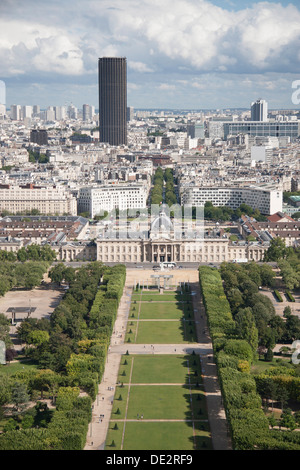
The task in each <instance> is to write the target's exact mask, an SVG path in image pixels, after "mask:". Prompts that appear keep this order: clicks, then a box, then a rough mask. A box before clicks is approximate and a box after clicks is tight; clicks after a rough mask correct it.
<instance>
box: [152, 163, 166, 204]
mask: <svg viewBox="0 0 300 470" xmlns="http://www.w3.org/2000/svg"><path fill="white" fill-rule="evenodd" d="M163 191H164V172H163V170H162V169H161V168H160V167H158V168H157V170H156V171H155V174H154V176H153V187H152V191H151V204H158V205H160V204H162V202H163Z"/></svg>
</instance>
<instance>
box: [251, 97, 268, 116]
mask: <svg viewBox="0 0 300 470" xmlns="http://www.w3.org/2000/svg"><path fill="white" fill-rule="evenodd" d="M267 120H268V103H267V102H266V101H264V100H257V101H255V103H252V104H251V121H267Z"/></svg>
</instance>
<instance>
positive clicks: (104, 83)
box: [98, 57, 127, 146]
mask: <svg viewBox="0 0 300 470" xmlns="http://www.w3.org/2000/svg"><path fill="white" fill-rule="evenodd" d="M98 68H99V130H100V142H105V143H108V144H110V145H115V146H119V145H127V61H126V58H125V57H121V58H120V57H102V58H100V59H99V62H98Z"/></svg>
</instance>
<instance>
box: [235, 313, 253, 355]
mask: <svg viewBox="0 0 300 470" xmlns="http://www.w3.org/2000/svg"><path fill="white" fill-rule="evenodd" d="M235 321H236V325H237V333H238V335H239V337H240V338H242V339H245V340H246V341H247V342H248V343H249V344H250V346H251V348H252V350H253V351H254V352H255V351H256V350H257V347H258V331H257V328H256V325H255V319H254V316H253V313H252V310H251V308H249V307H248V308H244V309H240V310H239V311H238V313H237V315H236V316H235Z"/></svg>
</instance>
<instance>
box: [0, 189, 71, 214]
mask: <svg viewBox="0 0 300 470" xmlns="http://www.w3.org/2000/svg"><path fill="white" fill-rule="evenodd" d="M32 209H37V210H38V211H39V212H40V213H41V214H53V215H56V214H57V215H64V214H69V215H77V201H76V198H75V197H74V196H73V195H72V194H71V193H70V192H68V191H66V190H65V189H64V188H61V187H53V186H51V187H46V186H45V187H35V186H34V185H33V184H29V185H27V186H26V187H22V186H10V185H7V186H5V187H0V211H4V210H5V211H8V212H9V213H11V214H16V213H18V212H30V211H31V210H32Z"/></svg>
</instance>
